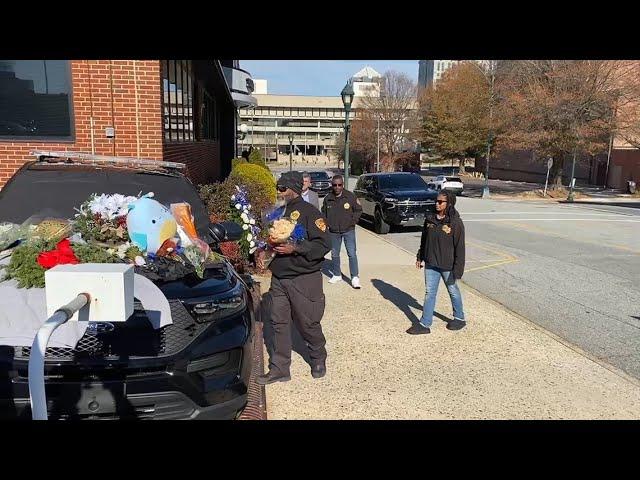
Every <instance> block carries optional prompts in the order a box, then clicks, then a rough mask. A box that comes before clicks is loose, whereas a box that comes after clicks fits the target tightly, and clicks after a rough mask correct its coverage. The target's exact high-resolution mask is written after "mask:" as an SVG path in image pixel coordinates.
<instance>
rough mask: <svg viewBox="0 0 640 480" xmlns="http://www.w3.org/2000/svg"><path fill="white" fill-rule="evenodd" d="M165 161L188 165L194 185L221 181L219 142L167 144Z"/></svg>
mask: <svg viewBox="0 0 640 480" xmlns="http://www.w3.org/2000/svg"><path fill="white" fill-rule="evenodd" d="M163 156H164V160H165V161H168V162H180V163H184V164H186V165H187V172H186V173H187V175H188V176H189V178H190V179H191V181H192V182H193V183H194V184H196V185H197V184H199V183H211V182H214V181H216V180H220V144H219V142H217V141H200V142H197V143H196V142H176V143H171V142H167V143H165V145H164V151H163Z"/></svg>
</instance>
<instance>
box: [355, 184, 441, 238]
mask: <svg viewBox="0 0 640 480" xmlns="http://www.w3.org/2000/svg"><path fill="white" fill-rule="evenodd" d="M353 192H354V193H355V195H356V197H357V198H358V200H359V201H360V203H361V204H362V216H361V218H362V219H363V220H366V221H371V222H373V227H374V230H375V232H376V233H382V234H384V233H389V230H390V228H391V226H392V225H396V226H418V225H420V226H421V225H422V224H423V223H424V217H425V214H426V213H427V212H428V211H429V209H433V207H434V205H435V199H436V197H437V196H438V192H436V191H435V190H433V189H430V188H429V187H428V186H427V184H426V183H425V181H424V180H423V179H422V177H421V176H420V175H418V174H416V173H403V172H395V173H369V174H366V175H362V176H361V177H360V178H359V179H358V183H357V184H356V188H355V189H354V191H353Z"/></svg>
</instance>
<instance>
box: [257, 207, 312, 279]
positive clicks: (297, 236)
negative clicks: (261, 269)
mask: <svg viewBox="0 0 640 480" xmlns="http://www.w3.org/2000/svg"><path fill="white" fill-rule="evenodd" d="M284 212H285V207H284V206H279V207H275V208H274V209H273V210H272V211H271V212H269V213H268V214H267V215H266V216H265V219H264V220H263V221H264V224H266V225H268V230H267V232H268V237H267V239H266V241H262V242H260V243H259V245H258V246H259V247H260V248H261V249H262V250H263V251H264V252H265V253H264V257H263V262H264V265H265V267H267V266H268V265H269V263H271V260H273V258H274V257H275V255H276V252H275V250H274V247H276V246H278V245H284V244H286V243H291V244H296V243H299V242H301V241H303V240H304V239H305V228H304V226H303V225H302V224H300V223H298V217H299V215H300V214H299V213H298V212H295V211H294V212H292V213H291V215H290V216H288V217H285V216H284Z"/></svg>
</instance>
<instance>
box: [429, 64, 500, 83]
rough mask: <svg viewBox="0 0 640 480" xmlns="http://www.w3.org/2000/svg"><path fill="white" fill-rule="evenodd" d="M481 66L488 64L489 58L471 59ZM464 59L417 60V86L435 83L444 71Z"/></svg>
mask: <svg viewBox="0 0 640 480" xmlns="http://www.w3.org/2000/svg"><path fill="white" fill-rule="evenodd" d="M472 61H473V62H476V63H477V64H479V65H480V66H482V67H486V66H488V64H489V60H472ZM460 62H464V60H419V61H418V86H419V87H422V88H424V87H428V86H429V85H435V84H436V83H437V82H438V80H440V79H441V78H442V75H443V74H444V72H446V71H447V70H449V69H450V68H451V67H453V66H454V65H457V64H458V63H460Z"/></svg>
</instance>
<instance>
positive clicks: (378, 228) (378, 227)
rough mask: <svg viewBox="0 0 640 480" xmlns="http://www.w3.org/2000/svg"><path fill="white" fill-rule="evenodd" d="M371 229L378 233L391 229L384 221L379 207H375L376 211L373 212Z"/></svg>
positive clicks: (385, 232) (384, 232) (384, 233)
mask: <svg viewBox="0 0 640 480" xmlns="http://www.w3.org/2000/svg"><path fill="white" fill-rule="evenodd" d="M373 229H374V230H375V232H376V233H379V234H381V235H386V234H387V233H389V230H390V229H391V225H389V224H388V223H387V222H385V221H384V218H382V212H381V211H380V209H379V208H376V212H375V214H374V219H373Z"/></svg>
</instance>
